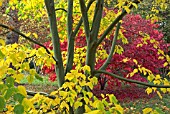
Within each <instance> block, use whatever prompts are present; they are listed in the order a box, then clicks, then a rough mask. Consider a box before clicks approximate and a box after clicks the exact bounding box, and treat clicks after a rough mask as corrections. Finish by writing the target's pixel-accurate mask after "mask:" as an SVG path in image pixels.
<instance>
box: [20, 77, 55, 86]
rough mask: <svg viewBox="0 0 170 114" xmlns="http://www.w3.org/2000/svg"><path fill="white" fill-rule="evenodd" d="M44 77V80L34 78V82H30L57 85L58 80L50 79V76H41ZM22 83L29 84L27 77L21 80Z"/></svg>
mask: <svg viewBox="0 0 170 114" xmlns="http://www.w3.org/2000/svg"><path fill="white" fill-rule="evenodd" d="M41 77H42V78H43V81H41V80H38V79H36V78H34V80H33V82H32V83H30V84H31V85H53V86H57V81H54V82H52V81H49V79H48V76H41ZM20 83H21V84H29V83H28V80H27V77H24V79H22V80H21V82H20Z"/></svg>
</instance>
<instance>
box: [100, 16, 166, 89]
mask: <svg viewBox="0 0 170 114" xmlns="http://www.w3.org/2000/svg"><path fill="white" fill-rule="evenodd" d="M122 26H123V28H124V30H123V32H122V33H123V35H124V36H125V37H126V38H127V40H128V42H129V43H128V44H123V42H122V41H121V39H120V40H118V41H117V44H119V45H121V46H122V47H123V48H124V52H123V53H122V54H121V55H119V54H114V56H113V58H112V60H111V64H109V66H108V67H107V71H109V72H112V73H115V74H118V75H120V76H123V77H126V76H127V75H128V74H129V73H130V72H132V71H133V69H135V68H137V66H136V64H135V63H134V62H133V59H136V60H137V61H138V64H140V65H141V66H142V67H145V68H147V69H149V70H151V71H152V72H153V73H154V74H157V73H159V74H161V72H160V69H161V68H163V63H164V62H165V59H159V54H158V49H162V50H163V51H165V53H166V52H167V50H168V44H166V43H165V42H164V40H163V34H162V32H160V31H158V30H157V28H158V27H159V25H158V24H154V23H151V21H150V20H146V19H143V18H142V17H141V16H140V15H131V14H128V15H127V16H125V18H123V23H122ZM141 33H146V34H148V35H149V36H150V39H149V40H146V42H145V43H146V44H143V36H142V35H141ZM151 39H154V40H155V41H157V42H159V44H158V48H157V49H156V48H154V43H153V42H151V41H150V40H151ZM112 40H113V35H112V36H111V37H110V39H106V40H105V42H106V43H105V44H107V45H104V47H105V49H110V47H111V41H112ZM138 44H142V45H141V46H138ZM124 58H130V60H128V61H127V62H123V59H124ZM103 62H104V61H103V60H101V61H100V62H99V63H100V64H102V63H103ZM99 66H100V65H99ZM143 76H144V74H141V73H137V74H135V75H134V76H133V77H128V78H131V79H134V80H138V81H142V82H146V81H147V80H146V78H145V77H143ZM106 77H107V78H108V85H109V86H108V87H109V88H110V87H111V88H112V87H113V86H115V85H117V86H120V85H121V84H122V82H121V81H120V80H117V79H114V78H112V77H110V76H106Z"/></svg>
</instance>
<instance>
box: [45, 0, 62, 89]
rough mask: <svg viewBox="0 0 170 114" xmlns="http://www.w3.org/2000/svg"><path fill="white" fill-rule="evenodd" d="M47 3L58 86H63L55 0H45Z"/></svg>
mask: <svg viewBox="0 0 170 114" xmlns="http://www.w3.org/2000/svg"><path fill="white" fill-rule="evenodd" d="M45 5H46V9H47V13H48V18H49V23H50V31H51V33H52V42H53V49H54V57H55V59H56V60H57V61H58V63H57V64H56V66H55V71H56V74H57V79H58V86H59V87H61V86H62V85H63V83H64V76H65V75H64V67H63V60H62V55H61V49H60V40H59V39H60V38H59V35H58V29H57V22H56V14H55V8H54V0H45Z"/></svg>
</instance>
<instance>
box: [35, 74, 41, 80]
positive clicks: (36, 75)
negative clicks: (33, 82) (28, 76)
mask: <svg viewBox="0 0 170 114" xmlns="http://www.w3.org/2000/svg"><path fill="white" fill-rule="evenodd" d="M35 78H36V79H38V80H40V81H43V78H42V77H41V76H40V75H38V74H35Z"/></svg>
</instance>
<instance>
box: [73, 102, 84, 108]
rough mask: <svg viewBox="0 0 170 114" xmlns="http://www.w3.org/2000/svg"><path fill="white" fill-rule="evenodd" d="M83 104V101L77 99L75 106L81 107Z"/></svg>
mask: <svg viewBox="0 0 170 114" xmlns="http://www.w3.org/2000/svg"><path fill="white" fill-rule="evenodd" d="M82 105H83V104H82V102H80V101H76V102H75V103H74V108H75V109H77V108H78V107H80V106H82Z"/></svg>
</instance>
